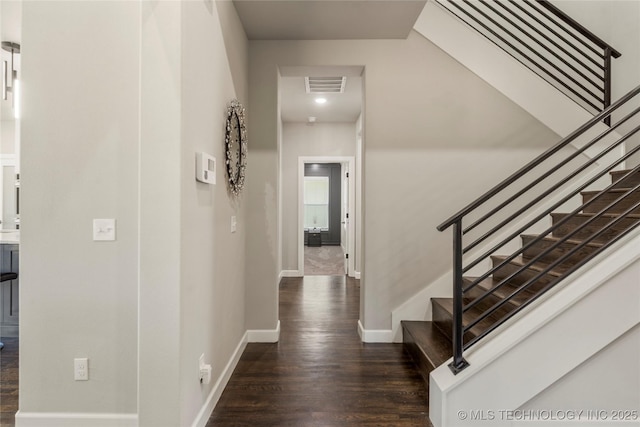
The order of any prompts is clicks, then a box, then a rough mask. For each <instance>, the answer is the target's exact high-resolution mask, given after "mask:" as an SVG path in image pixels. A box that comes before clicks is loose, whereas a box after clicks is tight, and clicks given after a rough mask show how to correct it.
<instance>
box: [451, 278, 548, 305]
mask: <svg viewBox="0 0 640 427" xmlns="http://www.w3.org/2000/svg"><path fill="white" fill-rule="evenodd" d="M476 279H477V277H464V278H463V281H464V282H465V286H468V285H470V284H471V283H473V282H474V281H476ZM498 283H500V281H499V280H496V279H494V278H492V277H487V278H486V279H484V280H482V281H481V282H480V283H478V285H477V287H480V288H481V289H482V290H483V291H488V290H489V289H492V288H493V287H495V286H496V285H497V284H498ZM516 289H518V287H517V286H514V285H511V284H509V283H507V284H505V285H503V286H501V287H500V288H498V289H496V290H495V291H493V295H495V296H496V297H498V298H500V299H505V298H507V297H508V296H509V295H510V294H511V293H513V292H514V291H515V290H516ZM535 295H536V292H535V291H533V290H531V289H529V288H528V289H524V290H522V291H520V292H519V293H518V294H517V295H515V296H514V297H513V298H512V299H510V300H509V302H508V304H512V305H514V306H517V307H519V306H521V305H522V304H524V303H525V302H527V301H529V300H530V299H531V298H533V297H534V296H535ZM472 300H473V299H472V298H470V301H468V302H471V301H472ZM465 303H467V301H465Z"/></svg>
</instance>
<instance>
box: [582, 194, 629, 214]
mask: <svg viewBox="0 0 640 427" xmlns="http://www.w3.org/2000/svg"><path fill="white" fill-rule="evenodd" d="M629 190H630V189H629V188H613V189H611V190H609V191H607V192H605V193H604V194H602V195H601V196H600V197H598V199H597V200H596V201H594V202H593V203H591V204H590V205H588V206H587V207H585V208H584V212H585V213H597V212H600V211H601V210H602V209H604V208H606V207H607V206H609V205H610V204H611V203H614V202H616V200H618V199H619V198H621V197H623V196H624V195H625V194H626V193H627V192H628V191H629ZM599 193H600V191H597V190H596V191H583V192H582V193H581V194H582V201H583V203H586V202H588V201H589V200H592V199H593V198H594V197H596V195H598V194H599ZM638 202H640V190H636V191H632V192H631V193H629V194H628V195H626V196H624V197H623V198H622V199H621V200H620V201H618V202H617V203H615V205H613V206H612V207H610V208H609V209H607V212H609V213H622V212H624V211H626V210H627V209H629V208H631V207H632V206H634V205H635V204H636V203H638ZM632 213H640V207H638V208H635V209H634V210H633V211H632Z"/></svg>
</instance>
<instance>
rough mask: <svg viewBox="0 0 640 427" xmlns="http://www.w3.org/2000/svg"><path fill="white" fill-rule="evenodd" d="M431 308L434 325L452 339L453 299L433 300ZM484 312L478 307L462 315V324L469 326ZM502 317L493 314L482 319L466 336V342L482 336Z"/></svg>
mask: <svg viewBox="0 0 640 427" xmlns="http://www.w3.org/2000/svg"><path fill="white" fill-rule="evenodd" d="M431 306H432V307H433V323H435V325H436V326H437V327H438V328H439V329H440V331H441V332H443V333H444V334H445V335H446V336H447V337H448V338H449V339H450V340H451V339H453V337H452V325H453V298H431ZM483 312H484V310H481V309H479V308H477V307H473V308H471V309H470V310H469V311H466V312H465V313H464V314H463V315H462V324H463V325H465V326H466V325H469V324H471V322H473V321H475V320H476V319H477V318H478V317H480V315H481V314H482V313H483ZM501 317H502V316H500V315H499V314H492V315H491V316H489V317H487V318H485V319H482V321H480V322H479V323H478V324H476V325H475V326H473V328H471V329H469V330H468V331H467V332H466V333H465V334H464V340H465V341H469V340H471V339H473V338H475V337H476V336H478V335H480V334H481V333H482V332H484V331H485V330H487V329H489V328H490V327H491V326H493V325H494V324H495V323H496V322H497V321H498V320H499V319H500V318H501Z"/></svg>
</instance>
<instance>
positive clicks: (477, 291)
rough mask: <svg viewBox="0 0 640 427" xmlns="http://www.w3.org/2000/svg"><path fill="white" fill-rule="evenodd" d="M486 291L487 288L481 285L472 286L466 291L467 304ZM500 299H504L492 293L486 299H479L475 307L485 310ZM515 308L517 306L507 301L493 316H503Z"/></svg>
mask: <svg viewBox="0 0 640 427" xmlns="http://www.w3.org/2000/svg"><path fill="white" fill-rule="evenodd" d="M505 286H508V285H505ZM510 289H511V288H510ZM484 292H486V289H484V288H481V287H480V286H476V287H474V288H471V289H470V290H469V291H468V292H466V293H465V304H469V303H471V302H472V301H473V300H475V299H476V298H478V297H479V296H481V295H482V294H483V293H484ZM500 301H502V299H501V298H499V297H497V296H495V295H494V294H490V295H488V296H487V297H485V298H484V299H482V300H481V301H479V302H478V304H477V305H476V306H475V307H477V308H478V309H480V310H482V311H485V310H487V309H489V308H491V307H493V306H494V305H495V304H496V303H498V302H500ZM515 308H516V307H515V306H514V305H512V304H511V303H506V304H504V305H503V306H502V307H500V308H499V309H498V310H497V311H496V312H495V313H494V314H493V315H492V316H493V317H496V318H502V317H504V316H505V315H507V314H508V313H510V312H512V311H513V310H514V309H515Z"/></svg>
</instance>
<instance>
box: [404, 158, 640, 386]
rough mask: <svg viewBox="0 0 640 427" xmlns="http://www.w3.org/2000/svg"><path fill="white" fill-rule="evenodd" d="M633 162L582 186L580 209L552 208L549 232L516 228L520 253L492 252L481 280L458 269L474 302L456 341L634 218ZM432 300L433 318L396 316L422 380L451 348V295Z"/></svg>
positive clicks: (638, 210)
mask: <svg viewBox="0 0 640 427" xmlns="http://www.w3.org/2000/svg"><path fill="white" fill-rule="evenodd" d="M637 169H638V168H635V169H634V170H619V171H612V172H609V174H610V176H611V181H612V185H611V186H609V187H610V188H609V187H608V189H605V191H603V192H600V191H594V190H591V191H582V192H581V198H582V202H583V204H584V205H585V206H584V208H583V209H581V211H580V212H577V213H573V214H569V213H562V212H552V213H551V214H550V220H551V222H552V226H551V228H552V229H553V231H552V233H550V234H549V235H537V234H521V235H520V238H521V240H522V245H523V246H522V247H523V248H524V249H522V251H521V254H520V255H519V256H516V257H512V256H505V255H492V256H491V261H492V266H493V268H492V270H494V271H493V274H492V275H491V276H489V277H487V278H484V279H482V280H480V281H478V280H477V279H478V278H476V277H467V276H464V277H463V278H462V280H463V288H464V289H468V292H465V296H464V298H463V304H464V306H469V305H470V304H472V303H474V302H476V304H475V305H473V306H471V307H470V308H469V309H468V310H467V311H465V312H464V313H463V316H462V325H463V328H464V330H465V332H464V336H463V341H464V342H465V343H469V342H471V343H473V342H476V341H477V340H479V339H480V338H481V337H483V336H485V335H486V334H488V333H489V332H491V331H492V330H493V329H495V325H496V324H500V323H502V322H503V321H504V320H505V319H506V318H507V317H508V316H509V314H510V313H513V312H515V311H517V310H519V309H520V308H522V307H524V306H526V305H528V304H530V303H532V302H533V301H534V300H535V299H537V298H538V297H539V296H541V295H542V294H543V293H544V292H546V291H547V290H548V289H550V287H552V286H554V285H556V284H557V283H559V282H560V280H562V279H563V278H564V277H566V275H567V274H568V273H570V272H571V271H573V270H575V269H577V268H578V267H580V266H581V265H582V264H584V263H585V262H586V261H588V260H590V259H591V258H593V257H594V256H596V255H597V254H598V253H599V252H601V251H602V250H603V249H604V248H606V247H608V246H609V245H610V244H611V243H613V242H614V241H615V240H616V239H618V238H619V237H620V236H622V235H623V234H624V233H626V232H629V231H631V230H632V229H633V228H635V227H636V226H637V225H638V224H639V223H640V170H637ZM621 196H622V197H621ZM598 213H601V214H600V215H598ZM553 246H555V247H553ZM552 247H553V248H552ZM551 248H552V249H551ZM570 252H572V253H571V254H570V255H568V256H567V254H569V253H570ZM510 258H512V259H510ZM554 264H555V265H554ZM474 284H475V285H474ZM523 286H526V287H523ZM431 305H432V308H433V320H432V321H403V322H402V329H403V344H404V348H405V351H406V352H407V353H408V354H410V355H411V357H412V359H413V361H414V362H415V364H416V366H417V368H418V370H419V372H420V374H421V375H422V376H423V378H424V379H425V381H427V383H428V382H429V374H430V372H431V371H432V370H433V369H435V368H436V367H438V366H440V365H442V364H444V363H445V362H446V361H447V360H448V359H450V358H451V357H452V356H453V350H452V348H453V346H452V340H453V333H454V332H453V331H454V328H453V318H454V300H453V298H432V299H431ZM487 310H490V315H489V316H486V312H487ZM483 316H484V317H483ZM479 319H480V320H479Z"/></svg>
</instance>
